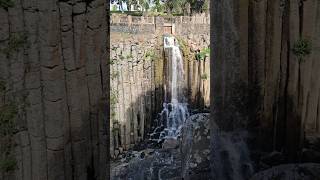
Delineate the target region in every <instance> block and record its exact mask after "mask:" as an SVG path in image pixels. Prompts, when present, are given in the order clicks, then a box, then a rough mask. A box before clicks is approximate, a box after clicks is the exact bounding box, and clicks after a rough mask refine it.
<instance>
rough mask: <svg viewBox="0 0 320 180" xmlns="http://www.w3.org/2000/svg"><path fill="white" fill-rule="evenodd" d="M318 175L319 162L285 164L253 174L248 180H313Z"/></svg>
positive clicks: (319, 174) (319, 169) (317, 177)
mask: <svg viewBox="0 0 320 180" xmlns="http://www.w3.org/2000/svg"><path fill="white" fill-rule="evenodd" d="M319 177H320V164H314V163H306V164H286V165H280V166H276V167H273V168H271V169H268V170H265V171H262V172H259V173H257V174H255V175H254V176H253V177H252V178H251V179H250V180H273V179H281V180H291V179H303V180H315V179H319Z"/></svg>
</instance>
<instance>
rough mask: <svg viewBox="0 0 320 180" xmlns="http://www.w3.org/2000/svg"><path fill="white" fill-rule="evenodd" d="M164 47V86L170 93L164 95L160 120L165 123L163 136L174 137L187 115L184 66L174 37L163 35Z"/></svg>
mask: <svg viewBox="0 0 320 180" xmlns="http://www.w3.org/2000/svg"><path fill="white" fill-rule="evenodd" d="M164 49H165V50H167V52H169V53H168V54H169V57H168V65H169V66H168V67H169V69H168V71H167V78H168V81H167V82H168V83H167V84H166V86H167V87H168V90H170V93H169V94H168V96H169V97H166V98H165V100H166V102H165V103H164V104H163V110H162V112H161V122H162V123H163V125H165V129H164V132H165V133H164V134H163V136H165V137H170V138H176V137H177V136H178V135H179V133H180V129H181V127H182V125H183V124H184V123H185V121H186V119H187V118H188V116H189V112H188V108H187V103H186V101H185V99H186V98H185V95H184V89H185V82H184V67H183V58H182V55H181V51H180V48H179V45H178V43H177V42H176V40H175V38H174V37H170V36H166V37H164ZM168 99H169V101H168Z"/></svg>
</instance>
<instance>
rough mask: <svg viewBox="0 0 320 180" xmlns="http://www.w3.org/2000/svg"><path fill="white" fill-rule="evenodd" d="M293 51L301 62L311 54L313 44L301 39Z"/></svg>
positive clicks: (295, 44)
mask: <svg viewBox="0 0 320 180" xmlns="http://www.w3.org/2000/svg"><path fill="white" fill-rule="evenodd" d="M292 51H293V53H294V54H295V55H296V56H297V57H298V58H299V60H300V61H301V60H302V59H303V58H304V57H305V56H307V55H309V54H310V53H311V43H310V41H309V40H307V39H299V40H298V41H296V42H295V43H294V45H293V48H292Z"/></svg>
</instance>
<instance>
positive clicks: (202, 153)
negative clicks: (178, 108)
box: [181, 113, 210, 179]
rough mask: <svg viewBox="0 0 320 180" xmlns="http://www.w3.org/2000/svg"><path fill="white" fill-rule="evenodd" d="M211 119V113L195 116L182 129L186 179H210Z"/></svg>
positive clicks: (183, 167)
mask: <svg viewBox="0 0 320 180" xmlns="http://www.w3.org/2000/svg"><path fill="white" fill-rule="evenodd" d="M209 117H210V114H209V113H199V114H194V115H192V116H190V117H189V118H188V119H187V123H186V125H185V126H184V127H183V128H182V136H181V139H182V141H181V152H182V161H183V163H182V171H183V177H184V179H199V178H200V179H210V168H209V167H210V161H209V160H210V149H209V148H210V131H209V120H210V118H209ZM200 176H201V177H200Z"/></svg>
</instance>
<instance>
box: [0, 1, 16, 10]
mask: <svg viewBox="0 0 320 180" xmlns="http://www.w3.org/2000/svg"><path fill="white" fill-rule="evenodd" d="M13 6H14V2H13V1H12V0H0V7H2V8H3V9H8V8H12V7H13Z"/></svg>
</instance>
